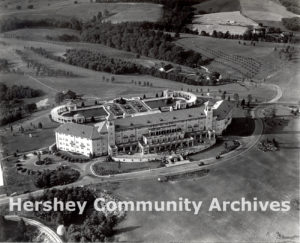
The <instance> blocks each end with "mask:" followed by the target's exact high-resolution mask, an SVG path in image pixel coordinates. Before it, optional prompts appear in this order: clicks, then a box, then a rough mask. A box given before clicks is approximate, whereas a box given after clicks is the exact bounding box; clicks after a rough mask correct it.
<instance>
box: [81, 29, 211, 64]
mask: <svg viewBox="0 0 300 243" xmlns="http://www.w3.org/2000/svg"><path fill="white" fill-rule="evenodd" d="M83 29H84V30H83V31H82V32H81V39H82V41H86V42H92V43H100V44H103V45H106V46H109V47H112V48H116V49H120V50H124V51H130V52H134V53H138V54H140V55H143V56H147V57H152V58H156V59H160V60H164V61H170V62H174V63H177V64H181V65H186V66H189V67H198V66H200V65H205V64H206V62H207V61H206V60H204V59H202V56H201V54H200V53H197V52H194V51H192V50H185V49H183V48H182V47H180V46H178V45H176V44H174V43H172V41H173V40H174V38H172V37H171V35H170V34H165V33H163V32H162V31H155V30H151V29H147V28H145V26H144V25H143V24H139V23H121V24H111V23H94V24H90V23H88V24H86V25H85V26H84V28H83Z"/></svg>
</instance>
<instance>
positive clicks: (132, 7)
mask: <svg viewBox="0 0 300 243" xmlns="http://www.w3.org/2000/svg"><path fill="white" fill-rule="evenodd" d="M77 2H78V3H77V4H74V1H71V0H63V1H57V0H48V1H47V0H42V1H37V0H33V1H32V2H30V3H29V2H28V1H20V0H19V1H10V0H9V1H8V0H6V1H2V2H1V5H0V9H2V11H0V17H1V16H8V15H14V16H18V18H26V19H32V18H34V19H37V18H45V17H46V18H49V16H51V17H52V18H53V17H54V18H61V17H62V18H64V17H68V18H70V17H75V18H79V19H84V20H86V19H90V18H91V17H93V16H94V15H97V14H98V12H104V11H105V10H107V11H108V12H109V17H108V18H107V20H108V21H112V22H123V21H134V22H138V21H150V22H155V21H157V20H159V18H160V17H161V15H162V6H161V5H158V4H151V3H109V2H108V3H90V1H89V0H77ZM28 5H33V6H34V7H33V9H28V8H27V6H28ZM5 6H6V8H5ZM17 6H20V7H21V9H20V10H16V7H17Z"/></svg>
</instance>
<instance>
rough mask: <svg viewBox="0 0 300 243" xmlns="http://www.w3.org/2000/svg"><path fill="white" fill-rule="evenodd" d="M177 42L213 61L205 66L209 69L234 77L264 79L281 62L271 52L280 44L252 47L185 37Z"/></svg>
mask: <svg viewBox="0 0 300 243" xmlns="http://www.w3.org/2000/svg"><path fill="white" fill-rule="evenodd" d="M177 43H178V44H179V45H181V46H185V47H188V48H191V49H193V50H194V51H198V52H200V53H201V54H202V55H204V56H206V57H209V58H214V61H213V62H212V63H211V64H210V65H208V66H207V67H208V69H209V70H212V71H213V70H216V71H219V72H220V73H222V74H223V75H226V76H231V77H236V78H264V77H266V76H267V75H268V74H270V73H272V72H274V71H276V70H277V69H278V68H279V67H280V66H281V65H282V63H283V62H284V60H281V59H279V55H278V52H275V51H274V48H275V47H277V48H279V47H283V46H284V44H278V43H264V42H259V43H256V45H255V46H252V45H251V44H250V42H244V41H241V43H240V44H239V43H238V40H228V39H216V38H210V37H203V36H200V37H191V36H187V37H186V38H181V39H180V40H178V41H177ZM244 43H245V44H244Z"/></svg>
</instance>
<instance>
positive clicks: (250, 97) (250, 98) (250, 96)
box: [248, 94, 252, 106]
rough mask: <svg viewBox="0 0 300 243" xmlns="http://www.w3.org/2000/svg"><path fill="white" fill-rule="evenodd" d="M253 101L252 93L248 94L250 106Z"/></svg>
mask: <svg viewBox="0 0 300 243" xmlns="http://www.w3.org/2000/svg"><path fill="white" fill-rule="evenodd" d="M251 101H252V95H251V94H248V104H249V106H250V103H251Z"/></svg>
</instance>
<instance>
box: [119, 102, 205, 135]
mask: <svg viewBox="0 0 300 243" xmlns="http://www.w3.org/2000/svg"><path fill="white" fill-rule="evenodd" d="M204 116H205V114H204V107H203V106H201V107H196V108H190V109H181V110H174V111H172V112H163V113H156V114H150V115H144V116H135V117H126V118H123V119H116V120H115V126H116V131H118V130H124V129H130V128H138V127H143V126H150V125H162V124H165V123H169V122H172V121H185V120H188V119H195V118H200V117H204Z"/></svg>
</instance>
